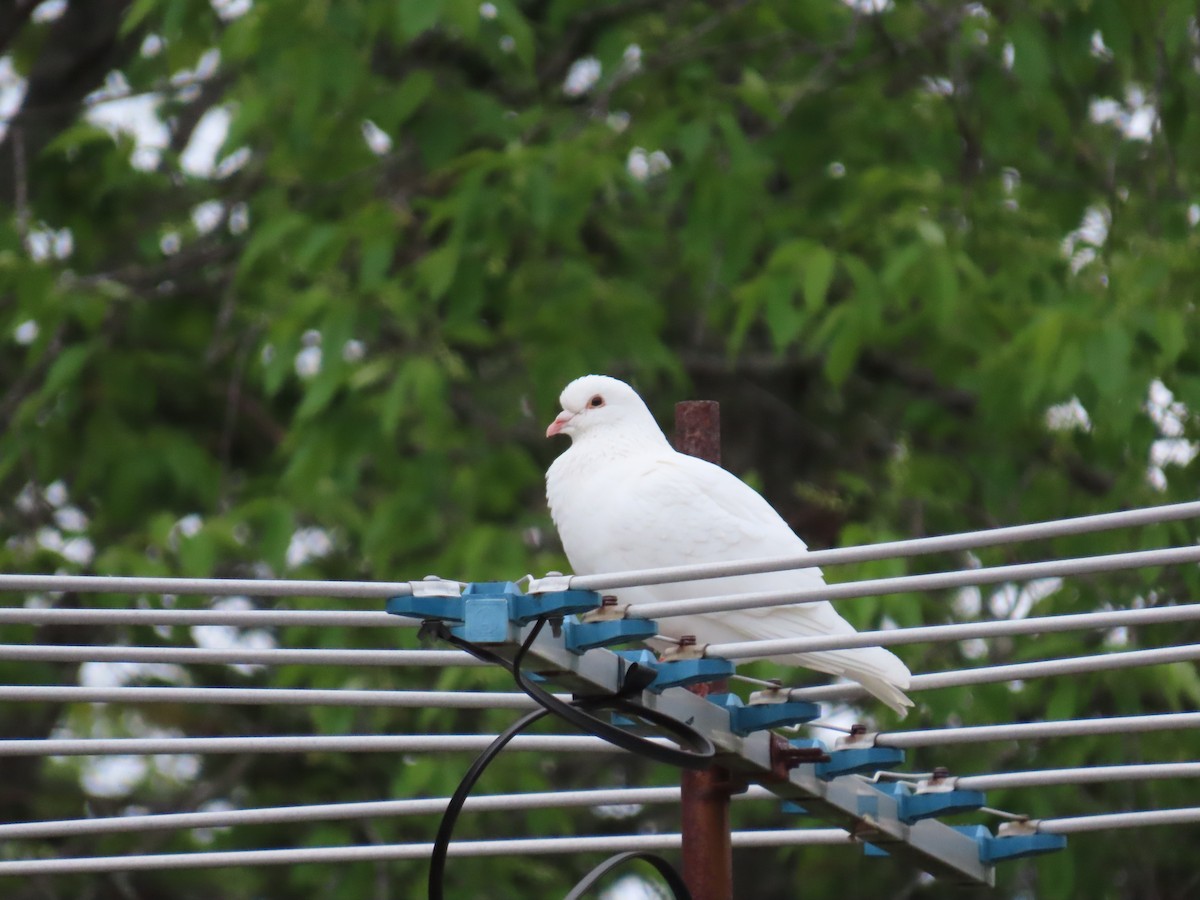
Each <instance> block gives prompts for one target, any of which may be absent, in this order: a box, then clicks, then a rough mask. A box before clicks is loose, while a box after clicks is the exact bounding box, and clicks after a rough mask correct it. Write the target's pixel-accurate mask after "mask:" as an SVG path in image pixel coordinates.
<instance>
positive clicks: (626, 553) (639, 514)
mask: <svg viewBox="0 0 1200 900" xmlns="http://www.w3.org/2000/svg"><path fill="white" fill-rule="evenodd" d="M573 514H574V515H579V516H586V517H587V520H588V522H589V527H588V528H587V531H586V535H587V539H586V540H572V541H571V544H573V545H575V546H567V548H566V549H567V554H568V556H569V557H570V559H571V564H572V566H573V567H574V568H575V571H577V572H586V573H592V572H601V571H609V572H611V571H618V570H622V569H641V568H653V567H661V566H674V565H686V564H690V563H696V562H713V561H723V560H724V561H728V560H741V559H753V558H756V557H762V556H780V555H784V554H799V553H803V552H804V550H805V549H806V548H805V545H804V542H803V541H802V540H800V538H798V537H797V536H796V534H795V533H794V532H793V531H792V530H791V529H790V528H789V527H788V526H787V523H786V522H784V521H783V519H781V518H780V517H779V514H778V513H776V512H775V510H774V509H772V508H771V505H770V504H769V503H767V501H766V500H764V499H763V498H762V497H761V496H760V495H759V494H758V493H757V492H756V491H754V489H752V488H751V487H750V486H749V485H747V484H745V483H744V482H742V481H741V480H740V479H738V478H737V476H735V475H732V474H731V473H729V472H727V471H725V470H724V469H722V468H721V467H720V466H715V465H713V464H711V463H708V462H705V461H704V460H700V459H696V458H694V457H690V456H684V455H682V454H678V453H666V454H655V455H653V456H643V457H638V458H636V459H634V460H631V461H628V462H626V463H624V464H623V465H620V466H614V467H613V468H612V469H610V470H609V471H608V472H607V477H605V478H604V479H603V482H599V480H598V482H597V487H596V489H595V490H592V491H590V492H588V496H587V502H586V504H584V508H582V509H577V510H575V511H574V512H573ZM808 571H809V572H810V574H809V576H808V577H809V579H810V580H813V579H815V580H817V581H819V578H820V573H819V571H818V570H815V569H814V570H808ZM720 581H724V579H720ZM721 592H725V591H724V589H722V590H721Z"/></svg>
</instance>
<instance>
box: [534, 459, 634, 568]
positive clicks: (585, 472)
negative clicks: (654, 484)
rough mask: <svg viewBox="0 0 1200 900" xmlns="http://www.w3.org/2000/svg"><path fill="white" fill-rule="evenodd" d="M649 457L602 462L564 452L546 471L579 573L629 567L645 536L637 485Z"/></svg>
mask: <svg viewBox="0 0 1200 900" xmlns="http://www.w3.org/2000/svg"><path fill="white" fill-rule="evenodd" d="M651 465H652V463H651V462H650V461H644V460H633V459H631V460H623V461H622V462H621V464H619V465H614V464H612V463H611V462H610V463H609V464H603V463H601V462H599V461H597V460H589V459H588V458H587V457H586V456H585V455H584V454H579V455H578V456H574V457H573V456H572V453H571V451H568V452H567V453H564V454H563V455H562V456H560V457H559V458H558V459H557V460H556V461H555V463H554V465H552V466H551V467H550V470H549V471H548V472H547V473H546V499H547V501H548V503H549V506H550V515H551V517H552V518H553V519H554V525H555V527H556V528H557V529H558V536H559V538H560V539H561V541H562V545H563V550H564V551H565V552H566V554H567V559H569V560H570V562H571V568H572V570H573V571H574V572H575V573H576V574H580V575H588V574H594V573H597V572H611V571H618V570H620V569H623V568H627V567H628V566H629V564H630V563H631V562H632V560H633V558H634V557H636V556H637V555H638V548H639V544H641V543H643V542H644V540H645V536H646V535H645V528H644V526H645V524H646V523H645V522H644V521H643V519H642V516H641V515H639V507H640V506H641V503H640V502H639V501H640V498H639V496H638V485H639V483H640V481H641V479H642V477H643V476H644V474H645V472H646V471H647V469H648V468H649V467H650V466H651Z"/></svg>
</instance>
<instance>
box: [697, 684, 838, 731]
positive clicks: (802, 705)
mask: <svg viewBox="0 0 1200 900" xmlns="http://www.w3.org/2000/svg"><path fill="white" fill-rule="evenodd" d="M708 699H709V701H710V702H712V703H715V704H717V706H722V707H724V708H725V709H727V710H728V711H729V730H730V731H732V732H733V733H734V734H739V735H741V736H742V737H745V736H746V735H748V734H751V733H753V732H755V731H765V730H766V729H768V728H780V727H782V726H784V725H803V724H804V723H805V722H811V721H812V720H813V719H815V718H817V717H818V716H819V715H821V708H820V707H819V706H817V705H816V704H815V703H808V702H807V701H804V700H788V701H786V702H784V703H751V704H750V705H749V706H746V705H745V704H744V703H742V698H741V697H739V696H738V695H737V694H710V695H709V696H708Z"/></svg>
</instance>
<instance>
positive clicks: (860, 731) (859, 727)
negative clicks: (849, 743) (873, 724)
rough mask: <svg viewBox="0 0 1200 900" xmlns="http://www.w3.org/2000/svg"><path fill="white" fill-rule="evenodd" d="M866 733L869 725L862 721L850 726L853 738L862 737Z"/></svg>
mask: <svg viewBox="0 0 1200 900" xmlns="http://www.w3.org/2000/svg"><path fill="white" fill-rule="evenodd" d="M866 733H867V726H866V725H863V724H862V723H861V722H855V723H854V724H853V725H851V726H850V737H852V738H856V737H862V736H863V735H864V734H866Z"/></svg>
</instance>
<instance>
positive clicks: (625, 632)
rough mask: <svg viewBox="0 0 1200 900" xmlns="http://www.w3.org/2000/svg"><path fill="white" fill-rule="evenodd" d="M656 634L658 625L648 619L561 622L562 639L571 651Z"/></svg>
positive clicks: (620, 642)
mask: <svg viewBox="0 0 1200 900" xmlns="http://www.w3.org/2000/svg"><path fill="white" fill-rule="evenodd" d="M656 634H658V625H656V624H655V623H654V622H651V621H650V620H649V619H608V620H606V621H603V622H577V621H574V620H572V619H568V620H567V621H566V622H564V623H563V639H564V641H565V642H566V645H567V649H568V650H570V651H571V652H572V653H583V652H584V651H585V650H592V649H594V648H596V647H608V646H610V645H612V644H624V643H626V642H627V641H637V640H645V639H646V638H652V637H654V636H655V635H656Z"/></svg>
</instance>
